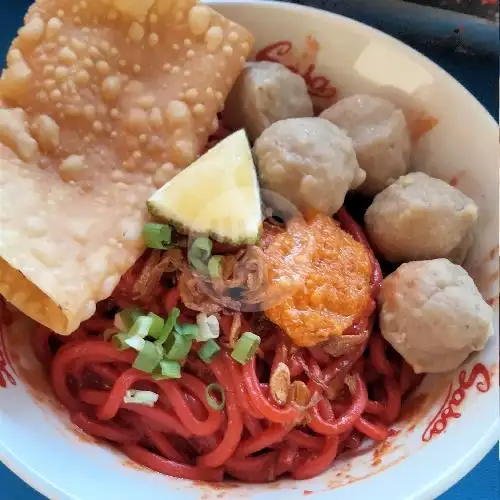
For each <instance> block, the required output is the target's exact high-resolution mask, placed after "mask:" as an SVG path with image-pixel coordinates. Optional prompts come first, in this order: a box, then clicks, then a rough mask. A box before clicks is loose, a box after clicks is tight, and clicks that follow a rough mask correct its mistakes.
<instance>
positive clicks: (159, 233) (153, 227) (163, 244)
mask: <svg viewBox="0 0 500 500" xmlns="http://www.w3.org/2000/svg"><path fill="white" fill-rule="evenodd" d="M142 239H143V240H144V244H145V245H146V246H147V247H148V248H155V249H157V250H167V249H168V248H170V247H171V242H172V228H171V227H170V226H169V225H168V224H157V223H155V222H148V223H146V224H144V227H143V229H142Z"/></svg>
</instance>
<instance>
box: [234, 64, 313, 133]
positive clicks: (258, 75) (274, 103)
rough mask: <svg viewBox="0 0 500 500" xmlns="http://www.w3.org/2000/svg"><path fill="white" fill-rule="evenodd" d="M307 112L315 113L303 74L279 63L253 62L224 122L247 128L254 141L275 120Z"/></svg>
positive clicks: (237, 87) (237, 86)
mask: <svg viewBox="0 0 500 500" xmlns="http://www.w3.org/2000/svg"><path fill="white" fill-rule="evenodd" d="M305 116H313V105H312V101H311V98H310V97H309V94H308V93H307V87H306V83H305V82H304V79H303V78H302V77H301V76H300V75H296V74H295V73H292V72H291V71H290V70H289V69H288V68H286V67H285V66H283V65H281V64H278V63H273V62H265V61H263V62H250V63H247V65H246V66H245V69H244V70H243V72H242V73H241V75H240V77H239V78H238V80H237V81H236V84H235V86H234V87H233V89H232V90H231V92H230V94H229V96H228V98H227V100H226V105H225V111H224V123H225V124H226V125H227V126H228V127H229V128H230V129H232V130H236V129H239V128H244V129H245V130H246V132H247V134H248V136H249V138H250V140H251V141H254V140H255V139H256V138H257V137H259V135H260V134H261V133H262V132H263V131H264V129H265V128H267V127H269V125H271V124H272V123H274V122H277V121H279V120H284V119H285V118H300V117H305Z"/></svg>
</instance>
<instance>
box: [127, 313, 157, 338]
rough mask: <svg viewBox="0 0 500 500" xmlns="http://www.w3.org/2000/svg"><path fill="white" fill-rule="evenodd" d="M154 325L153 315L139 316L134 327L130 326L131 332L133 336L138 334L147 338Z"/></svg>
mask: <svg viewBox="0 0 500 500" xmlns="http://www.w3.org/2000/svg"><path fill="white" fill-rule="evenodd" d="M152 325H153V318H152V317H151V316H139V317H138V318H137V319H136V320H135V323H134V324H133V325H132V328H130V330H129V333H130V335H133V336H135V335H137V336H138V337H142V338H145V337H147V336H148V334H149V330H150V329H151V326H152Z"/></svg>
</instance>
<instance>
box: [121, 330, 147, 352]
mask: <svg viewBox="0 0 500 500" xmlns="http://www.w3.org/2000/svg"><path fill="white" fill-rule="evenodd" d="M123 343H124V344H125V345H127V346H129V347H131V348H132V349H134V351H142V349H144V345H145V344H146V341H145V340H144V339H143V338H142V337H140V336H139V335H130V334H129V336H128V337H127V338H126V339H125V340H124V341H123Z"/></svg>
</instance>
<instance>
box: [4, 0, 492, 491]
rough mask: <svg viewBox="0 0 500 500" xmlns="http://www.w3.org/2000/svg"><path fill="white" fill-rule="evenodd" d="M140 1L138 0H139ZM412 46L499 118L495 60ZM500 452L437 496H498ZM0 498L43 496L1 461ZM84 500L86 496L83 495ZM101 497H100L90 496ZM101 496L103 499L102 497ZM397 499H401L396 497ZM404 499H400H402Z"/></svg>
mask: <svg viewBox="0 0 500 500" xmlns="http://www.w3.org/2000/svg"><path fill="white" fill-rule="evenodd" d="M138 1H140V0H138ZM29 3H30V2H29V1H27V0H0V9H1V13H2V18H1V20H0V27H1V30H0V59H2V58H3V56H4V53H5V50H6V49H7V47H8V45H9V42H10V40H11V39H12V37H13V36H14V34H15V31H16V29H17V27H18V26H19V25H20V23H21V19H22V16H23V14H24V11H25V9H26V6H27V5H28V4H29ZM413 46H414V47H415V48H416V49H417V50H419V51H420V52H422V53H424V54H425V55H426V56H428V57H429V58H431V59H433V60H434V61H435V62H436V63H437V64H439V65H440V66H442V67H443V68H444V69H446V70H447V71H448V72H449V73H451V74H452V75H453V76H454V77H455V78H456V79H457V80H459V81H460V82H461V83H462V84H463V85H464V86H465V87H467V88H468V89H469V90H470V92H472V94H474V95H475V96H476V98H477V99H478V100H479V101H480V102H481V103H482V104H483V105H484V106H485V107H486V108H487V109H488V110H489V111H490V113H491V114H492V115H493V116H494V117H495V118H496V119H497V120H498V74H499V71H498V60H497V59H491V58H486V57H485V58H481V57H477V56H476V57H471V56H468V55H464V54H457V53H450V52H449V51H448V50H440V49H439V48H436V47H427V46H426V45H425V44H424V45H415V44H413ZM498 457H499V452H498V449H494V450H492V451H491V452H490V453H489V454H488V455H487V456H486V457H485V458H484V459H483V460H482V461H481V462H480V463H479V465H477V467H475V468H474V469H473V470H472V471H471V472H470V473H469V474H468V475H467V476H466V477H464V478H463V479H462V480H461V481H460V482H459V483H457V484H456V485H455V486H453V487H452V488H451V489H450V490H449V491H447V492H446V493H445V494H443V495H442V496H441V497H440V498H439V500H471V499H474V500H492V499H498V498H499V497H500V487H499V463H500V462H499V460H498ZM0 484H1V485H2V488H1V491H2V493H0V500H43V498H44V497H42V496H41V495H40V494H38V493H37V492H35V491H34V490H33V489H31V488H30V487H29V486H28V485H27V484H26V483H24V482H23V481H22V480H21V479H19V478H18V477H17V476H16V475H14V474H13V473H12V472H10V471H9V470H8V469H7V468H6V467H4V466H3V465H2V464H0ZM85 500H86V499H85ZM92 500H100V499H92ZM103 500H104V499H103ZM395 500H400V499H395ZM401 500H403V499H401Z"/></svg>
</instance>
